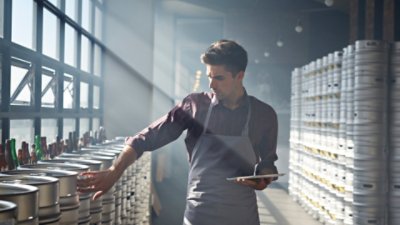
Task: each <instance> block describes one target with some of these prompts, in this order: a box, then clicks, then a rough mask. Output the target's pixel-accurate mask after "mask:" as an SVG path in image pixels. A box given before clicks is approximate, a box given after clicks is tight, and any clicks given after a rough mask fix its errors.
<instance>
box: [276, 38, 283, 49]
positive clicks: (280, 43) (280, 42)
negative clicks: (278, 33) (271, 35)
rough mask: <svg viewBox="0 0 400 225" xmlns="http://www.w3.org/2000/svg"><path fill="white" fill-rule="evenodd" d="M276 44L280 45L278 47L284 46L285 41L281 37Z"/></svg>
mask: <svg viewBox="0 0 400 225" xmlns="http://www.w3.org/2000/svg"><path fill="white" fill-rule="evenodd" d="M276 46H278V47H283V41H282V40H281V39H279V40H278V41H277V42H276Z"/></svg>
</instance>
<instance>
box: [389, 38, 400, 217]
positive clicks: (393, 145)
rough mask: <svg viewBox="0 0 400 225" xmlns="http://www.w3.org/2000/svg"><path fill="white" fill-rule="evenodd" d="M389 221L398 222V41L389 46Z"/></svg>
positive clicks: (399, 171) (399, 91)
mask: <svg viewBox="0 0 400 225" xmlns="http://www.w3.org/2000/svg"><path fill="white" fill-rule="evenodd" d="M391 50H392V51H391V60H390V61H391V64H390V92H389V96H390V108H389V110H390V111H389V112H390V124H389V128H390V135H389V139H390V162H389V163H390V167H389V174H390V177H389V181H390V182H389V185H390V189H389V206H390V209H389V222H390V224H393V225H394V224H400V128H399V127H400V42H395V43H393V45H392V48H391Z"/></svg>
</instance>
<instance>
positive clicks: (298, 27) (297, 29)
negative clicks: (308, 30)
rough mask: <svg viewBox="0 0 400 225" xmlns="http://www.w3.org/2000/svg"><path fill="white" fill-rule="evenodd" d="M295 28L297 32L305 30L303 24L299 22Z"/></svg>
mask: <svg viewBox="0 0 400 225" xmlns="http://www.w3.org/2000/svg"><path fill="white" fill-rule="evenodd" d="M294 30H295V31H296V32H297V33H301V32H303V27H302V26H301V24H297V25H296V27H295V28H294Z"/></svg>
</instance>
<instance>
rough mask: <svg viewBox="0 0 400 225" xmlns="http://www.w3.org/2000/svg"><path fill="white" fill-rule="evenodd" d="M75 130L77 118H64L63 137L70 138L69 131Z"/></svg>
mask: <svg viewBox="0 0 400 225" xmlns="http://www.w3.org/2000/svg"><path fill="white" fill-rule="evenodd" d="M74 131H75V119H63V139H64V140H66V139H68V133H69V132H74Z"/></svg>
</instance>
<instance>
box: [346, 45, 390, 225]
mask: <svg viewBox="0 0 400 225" xmlns="http://www.w3.org/2000/svg"><path fill="white" fill-rule="evenodd" d="M355 48H356V51H355V76H354V78H355V82H354V87H355V88H354V126H353V144H354V178H353V202H354V203H353V222H354V224H371V223H373V224H386V207H385V206H386V203H387V202H386V194H387V183H388V182H387V165H386V159H387V153H386V151H385V150H386V149H385V145H386V140H385V137H386V129H387V124H386V121H387V117H386V112H387V110H386V107H387V105H386V101H387V85H386V84H387V65H388V50H389V48H388V45H387V43H385V42H382V41H370V40H366V41H357V42H356V44H355Z"/></svg>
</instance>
